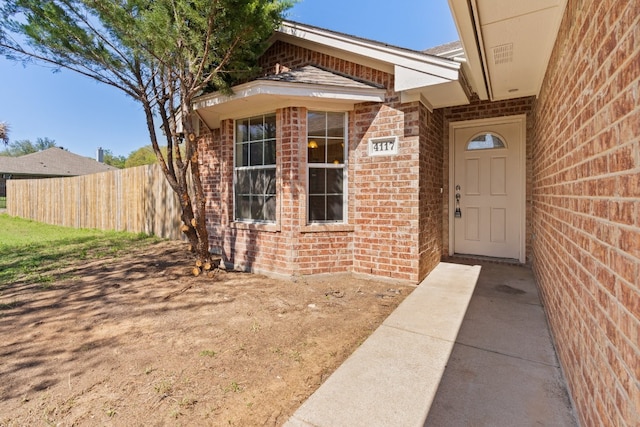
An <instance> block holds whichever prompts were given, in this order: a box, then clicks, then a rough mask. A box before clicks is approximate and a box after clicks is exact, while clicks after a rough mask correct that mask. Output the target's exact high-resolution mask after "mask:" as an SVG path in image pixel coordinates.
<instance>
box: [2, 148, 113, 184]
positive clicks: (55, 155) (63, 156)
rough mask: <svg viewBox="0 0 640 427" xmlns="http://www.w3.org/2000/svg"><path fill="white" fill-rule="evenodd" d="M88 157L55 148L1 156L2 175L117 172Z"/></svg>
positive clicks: (73, 174)
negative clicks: (18, 155)
mask: <svg viewBox="0 0 640 427" xmlns="http://www.w3.org/2000/svg"><path fill="white" fill-rule="evenodd" d="M115 169H116V168H115V167H113V166H109V165H105V164H104V163H100V162H97V161H95V160H93V159H90V158H88V157H83V156H79V155H77V154H74V153H71V152H69V151H67V150H65V149H63V148H62V147H53V148H49V149H47V150H44V151H38V152H37V153H31V154H27V155H24V156H20V157H5V156H0V174H11V175H34V176H47V177H52V176H77V175H89V174H92V173H98V172H107V171H110V170H115Z"/></svg>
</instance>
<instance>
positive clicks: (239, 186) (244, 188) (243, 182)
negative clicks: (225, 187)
mask: <svg viewBox="0 0 640 427" xmlns="http://www.w3.org/2000/svg"><path fill="white" fill-rule="evenodd" d="M250 193H251V180H250V176H249V172H248V171H245V170H239V171H236V194H238V195H242V194H250Z"/></svg>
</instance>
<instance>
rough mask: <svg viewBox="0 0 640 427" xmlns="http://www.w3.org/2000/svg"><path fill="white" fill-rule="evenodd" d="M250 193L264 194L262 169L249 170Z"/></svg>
mask: <svg viewBox="0 0 640 427" xmlns="http://www.w3.org/2000/svg"><path fill="white" fill-rule="evenodd" d="M251 194H264V177H263V171H261V170H253V171H251Z"/></svg>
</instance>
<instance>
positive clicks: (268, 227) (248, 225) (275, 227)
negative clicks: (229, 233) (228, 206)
mask: <svg viewBox="0 0 640 427" xmlns="http://www.w3.org/2000/svg"><path fill="white" fill-rule="evenodd" d="M229 228H233V229H236V230H254V231H264V232H267V233H277V232H279V231H280V224H262V223H253V222H232V223H231V224H229Z"/></svg>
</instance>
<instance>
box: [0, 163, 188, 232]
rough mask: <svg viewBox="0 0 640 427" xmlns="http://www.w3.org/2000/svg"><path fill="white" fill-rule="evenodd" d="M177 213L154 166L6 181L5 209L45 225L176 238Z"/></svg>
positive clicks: (174, 200)
mask: <svg viewBox="0 0 640 427" xmlns="http://www.w3.org/2000/svg"><path fill="white" fill-rule="evenodd" d="M180 212H181V210H180V203H179V200H178V197H177V196H176V194H175V193H174V192H173V190H172V189H171V187H170V186H169V183H168V182H167V180H166V178H165V177H164V175H163V173H162V170H161V169H160V166H158V165H149V166H138V167H135V168H130V169H121V170H117V171H111V172H102V173H97V174H93V175H84V176H75V177H70V178H48V179H26V180H9V181H7V213H8V214H9V215H13V216H19V217H23V218H28V219H32V220H34V221H40V222H45V223H48V224H55V225H63V226H67V227H76V228H97V229H100V230H118V231H130V232H133V233H141V232H142V233H146V234H154V235H156V236H159V237H164V238H168V239H180V238H182V233H181V232H180V224H181V223H180Z"/></svg>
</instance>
